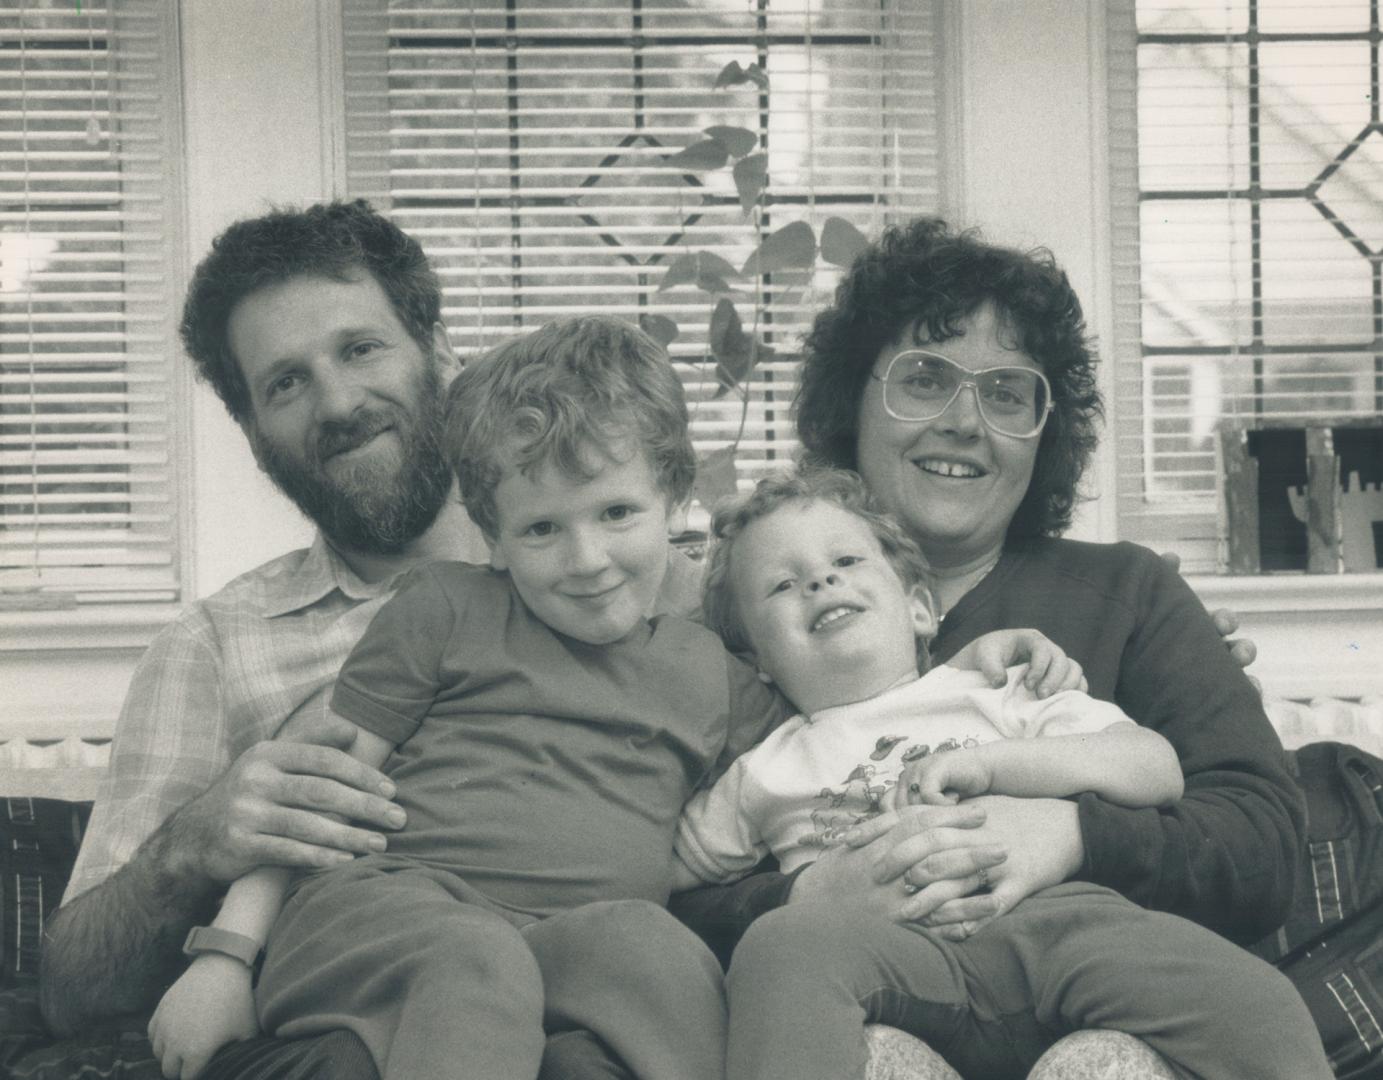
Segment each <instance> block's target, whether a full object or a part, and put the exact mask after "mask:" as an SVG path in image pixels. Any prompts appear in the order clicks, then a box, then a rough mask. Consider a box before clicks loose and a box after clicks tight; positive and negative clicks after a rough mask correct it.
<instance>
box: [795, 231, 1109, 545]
mask: <svg viewBox="0 0 1383 1080" xmlns="http://www.w3.org/2000/svg"><path fill="white" fill-rule="evenodd" d="M987 302H988V303H992V304H993V305H994V307H995V310H996V313H997V314H998V316H999V321H1000V327H1001V331H1002V330H1004V329H1006V330H1007V331H1009V332H1010V333H1011V334H1012V335H1013V344H1015V345H1016V346H1017V347H1018V348H1019V349H1021V350H1022V351H1023V352H1024V353H1026V354H1027V355H1028V356H1029V357H1031V358H1032V359H1033V360H1034V361H1035V362H1036V363H1037V364H1038V365H1039V366H1040V367H1041V368H1042V371H1043V373H1044V374H1045V375H1046V376H1047V379H1048V381H1049V382H1050V383H1051V384H1052V403H1053V406H1054V408H1053V410H1052V413H1051V415H1050V417H1049V418H1048V420H1047V426H1046V427H1045V428H1044V429H1043V431H1042V436H1041V441H1040V442H1039V443H1038V449H1037V460H1036V463H1035V465H1034V467H1033V474H1032V481H1031V483H1030V484H1029V485H1028V490H1027V494H1026V495H1025V496H1024V497H1023V501H1022V503H1020V504H1019V507H1018V510H1017V512H1016V513H1015V514H1014V517H1013V520H1012V521H1011V522H1010V523H1009V529H1008V535H1009V536H1010V537H1014V538H1018V537H1031V536H1057V535H1059V534H1061V533H1062V532H1063V531H1065V530H1066V528H1067V527H1069V526H1070V524H1071V515H1072V511H1073V509H1074V507H1075V503H1076V499H1077V490H1076V488H1077V485H1078V484H1079V482H1080V478H1081V475H1082V474H1083V473H1084V471H1085V468H1086V465H1087V464H1088V463H1089V461H1090V456H1091V454H1092V453H1093V452H1094V450H1095V445H1096V442H1097V441H1098V436H1097V434H1096V423H1097V421H1098V419H1099V418H1100V417H1101V415H1102V408H1101V402H1100V394H1099V391H1098V390H1097V389H1096V387H1095V361H1096V358H1095V354H1094V349H1093V346H1092V343H1091V341H1090V338H1089V335H1088V333H1087V331H1086V326H1085V318H1084V316H1083V315H1082V313H1081V306H1080V301H1079V300H1078V299H1077V298H1076V294H1075V291H1074V290H1073V289H1072V288H1071V284H1070V282H1069V281H1068V280H1067V278H1066V274H1065V272H1064V271H1062V270H1061V268H1060V267H1058V266H1057V265H1056V262H1055V260H1054V259H1053V258H1052V254H1051V252H1049V251H1047V250H1046V249H1043V248H1038V249H1035V250H1033V251H1028V252H1023V251H1017V250H1014V249H1012V248H1005V247H999V246H996V245H994V244H990V243H987V242H985V241H984V240H982V239H981V238H980V234H979V233H978V231H976V230H973V229H972V230H968V231H964V232H957V231H954V230H952V229H951V228H950V226H948V225H947V223H946V222H945V221H943V220H941V219H940V218H930V217H929V218H919V219H917V220H915V221H913V222H911V223H909V224H907V225H901V226H891V227H889V228H887V229H885V230H884V232H883V235H882V236H880V237H879V239H878V240H877V241H876V242H875V243H873V244H871V245H869V247H868V248H866V249H865V251H864V252H863V253H862V254H861V255H860V256H859V258H858V259H856V261H855V263H854V265H853V266H852V267H851V268H850V271H849V272H848V273H847V274H846V276H845V278H844V279H843V280H842V281H841V283H840V285H839V287H838V288H837V289H836V295H835V301H834V303H833V304H832V305H831V306H830V307H828V308H827V309H826V310H825V311H823V312H821V313H820V314H819V315H818V316H817V318H816V321H815V322H814V324H813V325H812V329H811V332H810V333H809V334H808V335H807V338H806V341H805V353H806V356H805V362H804V364H803V367H802V376H801V385H800V387H799V388H798V392H797V398H796V401H795V402H794V405H793V408H794V410H795V413H796V417H797V431H798V435H799V436H800V438H801V440H802V444H803V446H804V447H805V449H806V452H807V455H808V459H809V460H816V461H819V462H823V463H826V464H829V465H833V466H836V467H838V468H846V469H854V468H857V467H858V466H857V461H856V456H855V452H856V445H857V442H858V437H859V430H858V428H859V405H860V400H861V398H862V396H863V394H864V392H865V387H866V386H867V385H868V384H869V376H870V373H871V372H872V371H873V369H874V364H875V361H876V360H877V359H878V357H879V354H880V353H881V352H882V351H883V350H884V349H885V348H886V347H887V346H889V345H890V344H892V343H894V342H895V341H897V340H899V339H900V338H901V337H903V336H904V335H911V338H912V340H913V342H914V343H916V344H918V345H924V344H931V345H937V344H939V343H941V342H944V341H947V340H949V339H950V338H954V337H957V336H960V335H961V334H963V333H964V330H965V327H964V323H965V320H966V319H967V318H969V317H970V316H971V315H973V314H974V313H975V311H976V310H977V309H978V308H980V307H981V306H982V305H983V304H985V303H987Z"/></svg>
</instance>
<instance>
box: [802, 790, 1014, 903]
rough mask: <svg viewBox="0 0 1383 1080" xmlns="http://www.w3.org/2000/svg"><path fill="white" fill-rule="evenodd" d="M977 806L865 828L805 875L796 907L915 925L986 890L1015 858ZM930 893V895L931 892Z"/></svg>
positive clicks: (883, 820)
mask: <svg viewBox="0 0 1383 1080" xmlns="http://www.w3.org/2000/svg"><path fill="white" fill-rule="evenodd" d="M984 824H985V811H984V809H983V807H982V806H981V805H980V804H979V803H977V802H971V803H963V804H960V805H956V806H912V807H908V808H907V809H906V810H904V811H901V812H900V811H887V812H885V813H883V814H881V815H879V816H878V817H875V818H871V819H869V820H868V821H864V822H861V823H860V824H859V825H857V826H856V827H855V828H854V829H852V830H851V831H850V832H849V833H847V834H846V837H845V844H844V845H842V846H838V847H833V848H827V849H826V850H825V851H824V852H823V853H822V854H821V857H820V858H818V859H817V860H816V862H814V863H812V865H811V866H809V867H807V868H806V869H805V870H803V871H802V873H801V874H799V875H798V877H797V880H796V882H795V883H794V884H793V887H792V892H791V894H790V895H789V897H788V903H795V902H797V901H800V900H817V899H826V900H829V901H831V902H832V903H836V904H839V905H841V906H857V907H860V908H864V909H866V910H869V911H872V912H873V913H874V914H876V915H879V916H880V917H882V918H886V919H891V920H893V921H895V922H907V921H910V920H912V919H916V918H919V917H920V916H921V915H925V914H927V913H928V912H929V911H930V910H931V909H932V907H935V906H938V905H940V904H942V903H944V902H945V901H947V900H949V899H953V898H955V897H959V896H965V895H966V894H967V893H971V892H974V891H975V890H976V889H977V888H979V887H980V885H981V882H982V878H983V875H984V874H985V873H986V872H987V871H989V870H990V869H991V868H992V867H995V866H998V865H999V864H1000V863H1002V862H1003V861H1004V860H1005V859H1006V858H1007V857H1008V853H1007V852H1006V851H1005V849H1004V848H1003V847H1002V846H1001V845H1000V844H997V843H994V842H993V841H992V840H988V839H986V837H985V834H984V831H983V826H984ZM929 890H930V891H929Z"/></svg>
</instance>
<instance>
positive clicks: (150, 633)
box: [0, 603, 181, 652]
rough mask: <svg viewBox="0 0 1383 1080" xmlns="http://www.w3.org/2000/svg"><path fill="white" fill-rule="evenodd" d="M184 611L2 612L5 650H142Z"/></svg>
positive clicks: (117, 607)
mask: <svg viewBox="0 0 1383 1080" xmlns="http://www.w3.org/2000/svg"><path fill="white" fill-rule="evenodd" d="M180 610H181V607H180V605H178V604H168V603H160V604H89V605H83V606H81V607H77V608H68V609H65V610H60V611H5V612H0V652H47V651H50V650H70V649H80V650H100V649H143V648H145V647H146V646H147V645H148V644H149V642H150V641H152V640H153V638H154V635H155V634H157V633H158V632H159V630H161V629H162V628H163V627H164V626H166V625H167V624H168V623H169V622H171V621H172V620H173V618H174V617H175V616H176V615H177V614H178V612H179V611H180Z"/></svg>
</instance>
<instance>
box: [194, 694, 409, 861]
mask: <svg viewBox="0 0 1383 1080" xmlns="http://www.w3.org/2000/svg"><path fill="white" fill-rule="evenodd" d="M291 734H292V735H293V736H294V737H295V738H297V739H299V740H301V741H286V740H285V739H283V738H280V739H277V740H275V741H273V742H261V743H257V744H255V745H254V746H252V747H250V749H248V750H246V751H245V753H243V754H241V755H240V757H239V758H237V759H236V761H235V763H234V764H233V765H231V767H230V768H229V769H228V770H227V771H226V773H225V775H224V776H222V777H221V779H219V780H218V781H217V782H216V783H214V784H212V785H211V787H209V788H208V789H207V790H206V791H205V792H203V793H202V794H201V795H200V796H199V797H198V798H196V799H194V800H193V801H192V802H190V803H188V804H187V805H186V806H184V807H183V808H182V809H181V810H179V811H178V812H177V813H176V814H175V815H174V817H173V818H172V819H170V822H169V826H170V830H169V831H170V834H171V835H169V837H168V852H169V857H170V858H172V859H177V858H183V859H192V860H195V865H196V867H197V869H198V870H199V871H200V872H201V873H202V874H204V875H205V876H206V877H209V878H211V879H213V880H215V881H222V882H229V881H234V880H235V879H236V878H238V877H241V876H243V875H244V874H246V873H248V872H249V871H250V870H253V869H255V868H256V867H258V866H295V867H308V868H313V867H322V866H330V865H332V864H333V863H338V862H345V861H348V860H349V859H351V858H353V857H354V856H355V855H359V854H365V853H368V852H371V851H383V850H384V848H385V847H386V846H387V841H386V840H385V837H384V835H383V834H382V833H379V832H374V831H371V830H370V829H368V828H361V827H359V826H357V825H352V824H347V822H354V821H358V822H361V823H364V824H366V825H374V826H376V827H378V828H380V829H388V830H391V831H392V830H395V829H399V828H402V827H403V824H404V815H403V811H402V809H400V808H399V807H398V806H396V805H394V804H393V803H391V802H390V801H389V799H390V797H392V795H393V794H394V785H393V784H392V783H391V782H390V781H389V780H388V778H387V777H385V775H384V774H383V773H381V772H379V771H378V770H377V769H372V768H370V767H369V766H368V765H365V764H364V763H363V762H360V761H357V760H355V758H353V757H351V756H350V754H348V753H347V752H346V751H347V748H348V747H350V745H351V744H352V742H353V741H354V739H355V734H356V729H355V727H354V726H353V725H352V724H350V723H347V722H346V721H344V720H341V719H339V718H335V717H328V718H327V719H326V720H325V722H324V723H322V724H321V725H318V726H316V727H315V728H314V729H313V730H311V731H300V732H293V733H291ZM334 818H341V819H345V820H344V821H342V820H335V819H334Z"/></svg>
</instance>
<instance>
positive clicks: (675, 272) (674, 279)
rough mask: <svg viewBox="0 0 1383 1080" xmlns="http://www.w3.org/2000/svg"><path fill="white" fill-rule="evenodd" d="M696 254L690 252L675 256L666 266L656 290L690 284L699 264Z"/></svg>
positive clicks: (693, 279)
mask: <svg viewBox="0 0 1383 1080" xmlns="http://www.w3.org/2000/svg"><path fill="white" fill-rule="evenodd" d="M696 255H697V253H696V252H692V253H691V254H687V255H679V256H677V258H675V259H674V260H673V261H672V263H671V264H670V265H669V266H668V268H667V273H665V274H664V275H663V280H662V281H660V282H658V291H659V292H665V291H667V290H668V289H675V288H677V286H678V285H690V284H691V283H692V282H694V281H695V280H696V275H697V273H698V272H699V270H700V266H701V264H700V262H699V261H698V260H697V257H696Z"/></svg>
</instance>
